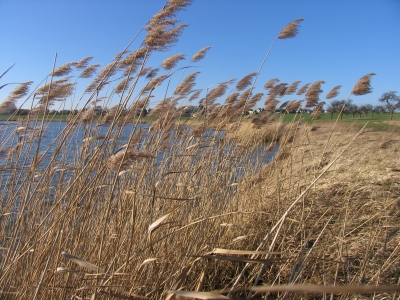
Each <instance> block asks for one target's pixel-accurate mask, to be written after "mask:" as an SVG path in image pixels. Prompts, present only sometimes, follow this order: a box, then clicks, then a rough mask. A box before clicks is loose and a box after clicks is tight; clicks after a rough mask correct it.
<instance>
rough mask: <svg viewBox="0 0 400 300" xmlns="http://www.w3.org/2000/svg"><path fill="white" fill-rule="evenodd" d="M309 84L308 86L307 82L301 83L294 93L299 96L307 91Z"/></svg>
mask: <svg viewBox="0 0 400 300" xmlns="http://www.w3.org/2000/svg"><path fill="white" fill-rule="evenodd" d="M309 86H310V84H309V83H306V84H305V85H303V86H302V87H301V88H299V90H298V91H297V93H296V95H299V96H300V95H303V94H304V93H305V92H306V91H307V89H308V87H309Z"/></svg>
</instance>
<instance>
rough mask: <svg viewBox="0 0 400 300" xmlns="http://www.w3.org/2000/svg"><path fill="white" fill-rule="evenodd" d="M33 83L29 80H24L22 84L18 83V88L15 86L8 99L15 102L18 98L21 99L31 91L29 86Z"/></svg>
mask: <svg viewBox="0 0 400 300" xmlns="http://www.w3.org/2000/svg"><path fill="white" fill-rule="evenodd" d="M32 83H33V81H27V82H23V83H21V84H20V85H18V86H17V87H16V88H14V89H13V90H12V91H11V93H10V95H8V97H7V98H6V101H12V102H15V101H16V100H18V99H21V98H22V97H25V96H26V95H27V94H28V92H29V86H30V85H31V84H32Z"/></svg>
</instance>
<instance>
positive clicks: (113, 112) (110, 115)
mask: <svg viewBox="0 0 400 300" xmlns="http://www.w3.org/2000/svg"><path fill="white" fill-rule="evenodd" d="M120 110H121V105H120V104H117V105H114V106H113V107H111V108H110V109H109V110H108V112H107V113H106V115H105V116H104V118H103V123H104V124H110V123H112V122H113V120H114V119H115V117H116V116H117V114H118V112H119V111H120Z"/></svg>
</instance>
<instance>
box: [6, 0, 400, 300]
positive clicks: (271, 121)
mask: <svg viewBox="0 0 400 300" xmlns="http://www.w3.org/2000/svg"><path fill="white" fill-rule="evenodd" d="M190 2H191V1H185V0H169V1H168V2H167V4H166V5H165V6H164V7H163V9H162V10H161V11H160V12H159V13H157V14H156V15H155V16H154V17H153V18H152V19H151V20H150V21H149V23H148V24H147V25H146V26H145V28H144V29H145V30H147V35H146V37H145V39H144V42H143V43H142V46H141V48H139V49H137V50H133V51H131V52H128V51H129V50H128V48H129V47H130V46H131V43H130V44H129V45H128V47H127V48H126V49H124V50H123V51H121V52H120V53H118V54H117V55H116V56H115V58H114V60H113V61H112V62H111V63H110V64H109V65H107V66H106V67H105V68H103V69H102V70H101V71H100V72H99V73H98V74H96V77H95V79H94V81H93V84H90V85H89V86H88V87H87V88H86V91H87V92H90V94H89V95H87V94H86V96H87V97H88V98H87V100H83V96H82V98H81V99H79V100H77V103H75V105H77V107H78V105H80V106H81V107H82V109H81V110H80V111H79V112H77V113H76V114H72V115H71V116H70V119H69V122H67V123H65V124H63V123H60V124H59V123H48V122H47V121H46V120H47V119H46V116H48V118H49V119H50V120H52V118H54V115H52V114H50V112H49V107H50V106H51V105H52V104H58V105H59V107H63V105H64V102H65V99H66V98H70V97H74V94H73V89H74V87H75V86H76V84H79V82H78V81H75V82H73V81H72V79H71V78H70V77H69V76H73V74H74V72H77V73H80V74H78V75H77V77H78V78H89V77H92V76H94V75H95V72H96V70H97V68H98V67H99V65H97V64H92V65H90V66H89V61H91V59H92V57H86V58H84V59H82V60H81V61H79V62H77V63H68V64H66V65H63V66H61V67H58V68H56V67H55V65H56V61H55V64H54V67H53V71H52V72H51V74H52V76H51V77H50V81H49V82H48V83H45V84H44V85H42V86H41V87H39V88H36V89H35V91H34V92H33V93H34V95H36V96H35V97H34V100H35V101H36V100H37V101H36V102H33V104H32V106H33V108H34V109H35V110H36V111H37V112H38V111H42V112H43V113H44V114H45V115H44V116H43V114H37V113H36V114H35V113H33V112H34V110H33V111H32V112H31V113H30V114H29V115H28V116H26V117H25V118H24V119H20V120H19V121H18V124H14V123H7V122H6V123H5V124H4V126H2V128H1V130H2V131H1V132H0V134H1V139H0V160H1V165H0V181H1V193H0V200H1V203H2V206H1V212H0V233H1V234H0V254H1V255H0V270H1V272H0V286H1V289H0V293H1V297H2V298H4V299H88V298H90V299H163V298H165V299H174V298H175V299H176V296H179V297H181V298H188V297H189V298H190V297H192V298H197V299H210V298H212V299H227V298H228V299H229V298H246V297H253V296H254V297H259V296H261V294H262V297H268V296H270V297H271V298H276V299H285V298H286V299H287V298H288V297H292V296H293V295H294V296H293V298H300V297H303V298H312V296H309V295H308V294H301V293H302V292H310V293H319V294H322V295H323V297H324V298H327V297H328V296H329V297H331V298H334V297H335V298H338V299H346V298H348V297H349V295H350V294H355V293H363V294H369V295H372V294H373V293H376V294H375V297H376V298H379V297H380V298H383V297H386V298H390V297H391V298H393V299H394V298H395V297H396V296H395V295H396V294H394V293H396V292H398V291H399V287H398V274H399V272H400V269H399V265H400V263H399V257H400V256H399V252H400V247H399V240H400V235H399V233H400V230H399V227H398V223H399V221H400V219H399V218H400V215H399V210H398V207H399V200H398V195H399V193H400V190H399V187H398V184H397V182H398V181H399V179H400V178H399V173H398V172H397V170H398V167H399V163H400V162H399V161H397V160H393V161H390V162H389V161H388V160H387V159H385V158H386V157H397V156H396V153H397V152H398V150H399V149H398V148H399V145H398V143H397V142H396V141H398V137H396V136H394V135H390V136H389V135H388V136H384V137H383V136H382V137H381V136H375V135H374V134H373V133H372V132H367V131H361V132H356V131H354V130H353V129H352V127H351V126H344V125H340V124H336V125H335V128H334V129H333V128H332V127H329V126H328V125H321V126H320V127H319V128H318V130H313V127H311V125H310V124H309V123H307V122H304V121H302V120H301V118H304V115H303V114H302V113H301V109H300V108H301V105H302V103H303V102H304V100H293V101H289V102H286V103H281V104H280V100H279V98H280V97H281V96H283V95H291V94H293V93H295V91H296V89H297V86H298V84H299V81H296V82H293V83H292V84H290V85H287V84H286V83H278V80H277V79H276V78H275V79H273V80H271V81H270V82H268V83H267V84H266V85H265V88H267V89H269V90H268V96H267V100H266V106H267V107H266V111H264V112H263V113H261V114H259V115H257V116H248V117H246V118H245V117H243V115H242V113H241V112H243V111H244V110H246V109H249V108H250V107H253V105H255V104H256V103H258V102H260V101H261V102H262V101H263V100H262V97H263V95H262V93H253V90H254V86H255V82H256V80H257V77H258V75H259V73H260V70H261V68H262V66H261V68H260V70H259V71H258V72H256V73H250V74H248V75H247V76H245V77H244V78H243V79H242V80H240V81H239V82H238V83H237V84H236V91H235V92H233V93H230V94H228V95H227V96H226V99H225V101H224V103H223V104H221V105H219V104H218V103H217V101H216V99H218V98H219V97H223V96H224V95H225V94H226V93H227V91H228V90H229V86H230V85H232V84H233V83H234V81H233V80H230V81H226V82H223V83H220V84H218V85H217V86H216V87H214V88H213V89H211V90H210V91H207V94H206V98H205V99H204V100H203V102H202V103H203V107H205V111H203V112H200V113H203V114H205V116H204V119H205V120H204V119H201V118H199V120H197V121H192V123H188V124H183V125H182V123H179V122H177V118H178V117H179V113H180V112H181V110H182V108H181V107H180V105H179V103H183V101H186V100H189V101H190V100H192V101H193V100H195V99H196V98H197V97H199V96H200V94H201V92H202V91H201V90H193V88H194V85H195V79H196V77H197V76H198V74H199V73H198V72H192V73H191V74H189V75H188V76H187V77H186V78H185V79H183V80H182V81H181V82H180V83H179V84H178V85H177V87H176V88H175V90H173V91H172V95H171V96H170V97H169V96H166V97H165V98H164V99H160V100H161V101H160V102H159V104H158V105H157V106H156V108H155V109H154V110H153V112H152V115H154V116H156V117H157V118H158V119H157V120H156V121H154V122H153V124H142V120H143V111H144V109H145V108H147V107H148V106H149V102H150V99H151V98H152V96H153V93H154V90H155V89H160V86H161V84H162V83H163V82H167V81H168V80H169V79H170V78H171V76H176V75H177V74H179V72H181V74H182V76H183V73H184V70H185V68H181V69H176V70H175V68H176V66H177V65H176V64H177V63H178V61H180V60H181V59H182V58H183V55H180V54H179V55H175V56H172V57H169V58H168V59H166V60H164V63H161V66H162V67H164V69H165V70H167V71H169V72H170V73H168V74H160V75H156V74H157V72H160V70H159V69H158V68H149V67H148V66H147V62H148V59H149V57H150V56H151V55H152V53H154V52H155V51H164V50H166V49H168V48H169V47H170V46H171V45H172V44H174V43H175V42H177V40H178V37H179V34H180V33H181V31H182V30H183V28H184V27H185V26H184V25H178V23H179V22H178V21H177V20H176V19H175V16H176V14H177V13H178V12H179V11H181V10H182V9H183V8H185V7H187V6H188V5H189V4H190ZM301 20H302V19H298V20H295V21H293V22H291V23H289V24H288V25H287V26H286V27H285V28H284V29H283V30H282V31H281V32H280V33H279V35H278V37H277V38H278V39H282V38H291V37H294V36H295V35H296V34H297V28H298V24H299V22H300V21H301ZM274 43H275V42H274ZM208 50H209V47H206V48H203V49H201V50H200V51H199V52H198V53H196V54H195V55H194V56H193V57H192V59H191V62H192V63H194V62H197V61H199V60H200V59H202V58H204V56H205V54H206V52H207V51H208ZM268 53H269V51H268ZM268 53H267V56H268ZM267 56H266V57H267ZM264 62H265V59H264ZM264 62H263V64H264ZM119 72H121V73H123V74H122V75H120V73H119ZM145 75H146V76H145ZM54 76H64V77H62V78H57V79H53V77H54ZM371 76H372V75H371V74H368V75H366V76H364V77H363V78H362V79H361V81H360V82H359V83H357V84H356V86H355V88H354V89H353V92H352V94H355V95H359V94H363V93H365V92H368V91H369V90H370V85H369V79H370V77H371ZM114 77H117V78H114ZM182 78H184V77H182ZM139 79H140V80H139ZM116 81H118V82H117V83H115V82H116ZM112 82H114V83H115V84H116V85H115V87H114V86H112V84H111V83H112ZM321 83H322V82H321V81H320V82H319V83H318V84H313V85H311V87H310V89H308V86H309V84H307V85H305V86H303V87H302V88H300V89H299V90H298V91H297V94H298V95H302V94H304V93H305V92H306V90H307V89H308V91H307V93H306V101H307V100H310V99H311V100H313V101H314V102H313V104H315V103H317V102H318V101H315V99H317V98H318V95H319V92H320V88H319V87H320V84H321ZM29 84H30V83H29V82H27V83H25V84H24V85H23V86H21V87H18V88H17V91H16V92H13V93H12V94H11V95H10V99H13V101H14V100H16V99H17V98H18V97H25V96H27V92H28V90H27V88H28V85H29ZM110 85H111V87H110ZM106 86H107V89H106V88H105V87H106ZM337 91H338V87H336V88H335V89H334V91H333V92H332V93H336V92H337ZM166 94H167V92H166ZM115 95H117V96H118V103H117V104H116V105H114V106H113V107H112V108H111V109H109V110H108V112H107V113H105V115H104V116H96V113H98V106H99V103H102V101H104V103H103V109H104V108H105V107H106V106H107V105H108V104H109V103H110V102H111V99H112V98H113V96H115ZM29 97H30V96H28V99H29ZM18 99H19V98H18ZM311 100H310V101H311ZM279 104H280V105H279ZM277 107H279V108H280V110H283V111H285V112H288V111H290V110H294V111H296V112H297V115H296V117H300V120H299V121H296V120H297V119H298V118H294V119H293V121H292V122H289V123H284V122H283V117H282V116H283V114H278V113H277V112H276V111H275V110H276V108H277ZM193 124H194V125H193ZM361 134H362V135H361ZM360 135H361V137H360ZM388 140H390V141H391V142H390V143H388V142H387V141H388ZM325 141H329V142H330V143H329V144H328V143H325ZM382 145H384V146H382ZM328 147H329V151H327V149H328ZM366 149H368V151H366ZM370 151H375V153H376V155H375V156H374V157H371V156H370V155H369V153H370ZM367 166H368V167H367ZM261 281H262V286H257V285H260V284H261ZM316 285H317V286H316ZM363 285H367V286H363ZM386 285H390V287H386ZM249 291H251V293H249ZM253 293H257V294H256V295H254V294H253ZM291 293H295V294H291ZM226 294H229V297H228V296H225V295H226ZM334 295H335V296H334Z"/></svg>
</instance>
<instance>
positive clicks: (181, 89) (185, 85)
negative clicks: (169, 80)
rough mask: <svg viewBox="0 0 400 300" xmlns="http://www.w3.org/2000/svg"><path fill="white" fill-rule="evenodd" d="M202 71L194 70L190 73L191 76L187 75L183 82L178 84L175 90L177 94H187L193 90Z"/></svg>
mask: <svg viewBox="0 0 400 300" xmlns="http://www.w3.org/2000/svg"><path fill="white" fill-rule="evenodd" d="M199 73H200V72H198V71H197V72H193V73H191V74H189V76H187V77H186V78H185V79H184V80H183V81H182V83H181V84H179V85H178V87H177V88H176V90H175V92H176V93H177V94H180V95H183V94H187V93H189V92H190V91H191V89H192V88H193V87H194V85H195V82H194V81H195V80H196V77H197V75H198V74H199Z"/></svg>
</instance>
